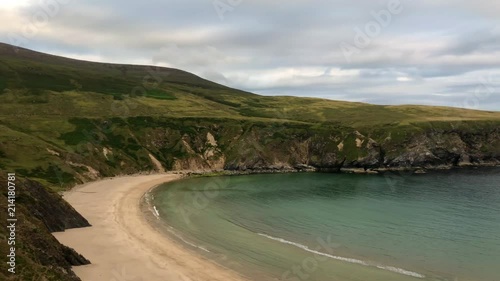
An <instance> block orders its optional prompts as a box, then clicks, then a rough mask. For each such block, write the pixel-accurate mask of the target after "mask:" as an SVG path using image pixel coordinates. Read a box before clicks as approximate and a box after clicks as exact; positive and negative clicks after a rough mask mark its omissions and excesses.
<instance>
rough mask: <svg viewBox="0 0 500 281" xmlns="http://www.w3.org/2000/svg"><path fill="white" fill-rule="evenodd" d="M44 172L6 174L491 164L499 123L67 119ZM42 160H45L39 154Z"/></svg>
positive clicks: (71, 177)
mask: <svg viewBox="0 0 500 281" xmlns="http://www.w3.org/2000/svg"><path fill="white" fill-rule="evenodd" d="M71 122H72V123H73V124H74V125H75V126H76V128H75V130H74V132H70V133H66V134H63V135H60V136H59V139H58V142H64V143H65V144H66V145H65V146H53V145H51V144H47V147H42V148H41V149H40V157H45V158H46V159H50V161H51V163H52V164H51V165H49V166H47V167H43V166H40V167H37V168H35V169H31V170H27V169H21V170H16V171H17V172H18V173H19V174H23V175H25V176H28V177H32V178H41V179H43V180H46V181H47V182H48V183H49V184H51V185H54V186H59V185H61V186H64V185H66V186H71V185H72V184H74V183H75V182H86V181H90V180H95V179H97V178H100V177H107V176H115V175H120V174H130V173H138V172H154V171H163V170H167V171H168V170H174V171H175V170H194V171H213V170H229V171H236V172H242V171H243V172H273V171H296V170H318V171H328V172H338V171H346V170H352V169H355V170H356V171H359V172H364V171H367V172H377V171H379V172H383V171H386V170H391V169H393V170H398V169H420V170H425V169H436V168H450V167H458V166H471V165H472V166H491V165H499V164H500V122H498V121H492V122H479V121H469V122H434V123H418V124H404V125H402V124H388V125H380V126H374V127H356V128H355V127H349V126H345V125H339V124H335V123H324V124H310V123H298V122H295V123H272V122H256V121H248V120H229V119H199V118H183V119H179V118H177V119H171V118H161V117H133V118H127V119H119V118H114V119H107V120H100V119H82V118H79V119H73V120H72V121H71ZM44 153H45V154H46V155H45V156H44V155H43V154H44Z"/></svg>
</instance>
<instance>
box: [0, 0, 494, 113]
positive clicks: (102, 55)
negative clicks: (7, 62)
mask: <svg viewBox="0 0 500 281" xmlns="http://www.w3.org/2000/svg"><path fill="white" fill-rule="evenodd" d="M499 14H500V1H494V0H475V1H463V0H383V1H379V0H356V1H352V0H351V1H349V0H308V1H306V0H287V1H285V0H274V1H269V0H143V1H132V0H107V1H97V0H33V1H32V0H2V1H1V2H0V41H2V42H4V43H9V44H13V45H16V46H20V47H25V48H29V49H33V50H37V51H41V52H46V53H50V54H56V55H61V56H66V57H71V58H78V59H85V60H92V61H100V62H115V63H132V64H147V65H157V66H166V67H174V68H179V69H183V70H186V71H189V72H192V73H195V74H197V75H199V76H201V77H204V78H206V79H209V80H212V81H215V82H218V83H221V84H224V85H227V86H230V87H235V88H239V89H243V90H247V91H251V92H254V93H257V94H263V95H293V96H305V97H321V98H328V99H334V100H347V101H361V102H368V103H375V104H424V105H447V106H455V107H464V108H473V109H483V110H499V111H500V16H498V15H499Z"/></svg>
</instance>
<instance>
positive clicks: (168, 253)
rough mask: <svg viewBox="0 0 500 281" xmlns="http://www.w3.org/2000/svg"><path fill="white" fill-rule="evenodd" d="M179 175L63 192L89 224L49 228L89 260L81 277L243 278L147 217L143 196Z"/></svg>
mask: <svg viewBox="0 0 500 281" xmlns="http://www.w3.org/2000/svg"><path fill="white" fill-rule="evenodd" d="M181 178H182V175H181V174H155V175H138V176H122V177H115V178H111V179H104V180H99V181H95V182H91V183H86V184H83V185H79V186H76V187H74V188H73V189H71V190H70V191H68V192H66V193H64V195H63V197H64V199H65V200H66V201H68V203H70V204H71V205H72V206H73V207H74V208H75V209H76V210H77V211H78V212H79V213H80V214H82V215H83V216H84V217H85V218H86V219H87V220H88V221H89V223H90V224H91V225H92V226H91V227H87V228H77V229H69V230H66V231H65V232H58V233H53V234H54V236H55V237H56V238H57V239H58V240H59V242H61V243H62V244H64V245H66V246H69V247H71V248H74V249H75V250H76V251H77V252H79V253H80V254H82V255H83V256H85V257H86V258H87V259H89V260H90V262H91V264H90V265H85V266H77V267H73V271H74V272H75V273H76V274H77V276H78V277H80V278H81V280H82V281H87V280H89V281H94V280H110V281H128V280H129V281H139V280H141V281H142V280H148V281H155V280H158V281H160V280H172V281H176V280H180V281H197V280H200V281H201V280H214V281H215V280H235V281H238V280H247V279H245V278H244V277H242V276H240V275H239V274H238V273H236V272H234V271H231V270H229V269H226V268H224V267H222V266H220V265H218V264H216V263H214V262H212V261H210V260H208V259H207V258H205V257H203V256H201V255H198V254H196V253H194V252H193V251H190V250H188V249H186V248H185V246H184V245H179V243H178V242H176V241H174V240H172V239H171V238H169V237H168V235H165V234H164V233H161V231H159V230H157V229H156V228H155V227H154V226H153V225H152V223H150V222H149V221H148V220H147V214H145V213H144V212H149V210H144V209H143V208H141V202H142V198H143V197H144V195H145V194H146V193H148V192H149V191H151V190H153V189H154V188H155V187H156V186H158V185H160V184H162V183H166V182H170V181H174V180H178V179H181Z"/></svg>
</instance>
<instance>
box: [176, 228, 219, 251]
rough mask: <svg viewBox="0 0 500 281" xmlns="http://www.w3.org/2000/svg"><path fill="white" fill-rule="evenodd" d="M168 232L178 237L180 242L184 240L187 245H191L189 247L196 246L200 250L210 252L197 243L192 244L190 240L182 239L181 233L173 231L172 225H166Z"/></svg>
mask: <svg viewBox="0 0 500 281" xmlns="http://www.w3.org/2000/svg"><path fill="white" fill-rule="evenodd" d="M168 232H170V233H172V234H173V235H174V236H175V237H177V238H179V239H180V240H181V241H182V242H184V243H186V244H188V245H189V246H191V247H195V248H198V249H200V250H202V251H205V252H207V253H210V251H209V250H207V249H206V248H204V247H202V246H198V245H196V244H193V243H191V242H189V241H187V240H186V239H184V237H182V236H181V235H179V234H177V233H176V232H175V231H174V229H173V227H171V226H169V227H168Z"/></svg>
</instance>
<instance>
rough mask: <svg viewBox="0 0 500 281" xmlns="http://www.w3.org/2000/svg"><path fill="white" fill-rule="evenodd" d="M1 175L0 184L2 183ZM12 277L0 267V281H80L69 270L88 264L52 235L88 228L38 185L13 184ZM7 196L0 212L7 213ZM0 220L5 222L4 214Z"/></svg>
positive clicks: (1, 249) (3, 253)
mask: <svg viewBox="0 0 500 281" xmlns="http://www.w3.org/2000/svg"><path fill="white" fill-rule="evenodd" d="M3 175H6V173H2V175H0V182H2V183H6V182H7V179H6V178H4V176H3ZM16 191H17V193H18V194H17V198H16V216H17V219H18V221H17V223H16V234H17V235H16V245H15V247H16V259H17V260H16V262H17V264H16V273H15V274H11V273H9V272H8V271H7V264H6V263H5V262H2V263H1V265H0V269H1V270H0V280H62V281H65V280H71V281H77V280H80V279H79V278H78V277H77V276H76V275H75V274H74V273H73V271H71V266H74V265H83V264H88V263H89V261H88V260H86V259H85V258H84V257H83V256H81V255H80V254H78V253H76V252H75V251H74V250H73V249H71V248H68V247H66V246H64V245H62V244H60V243H59V242H58V241H57V240H56V239H55V238H54V236H52V234H51V232H52V231H62V230H64V229H68V228H75V227H84V226H89V224H88V222H87V221H86V220H85V219H84V218H83V217H82V216H81V215H80V214H78V213H77V212H76V211H75V210H74V209H73V208H72V207H71V206H70V205H69V204H67V203H66V202H65V201H64V200H63V199H62V198H61V197H60V196H59V195H58V194H57V193H52V192H49V191H47V189H45V188H44V187H43V186H41V185H40V184H39V183H37V182H34V181H29V180H17V181H16ZM6 203H7V192H6V191H3V192H2V195H1V196H0V206H2V210H7V206H6V205H7V204H6ZM0 219H1V220H2V221H7V213H6V212H5V211H4V212H1V213H0ZM8 234H9V233H7V229H6V228H5V227H2V228H1V230H0V235H1V239H0V240H1V241H0V243H1V244H2V247H0V255H1V256H3V257H6V256H7V254H8V251H9V250H8V249H7V247H5V245H7V241H6V238H7V237H8Z"/></svg>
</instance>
